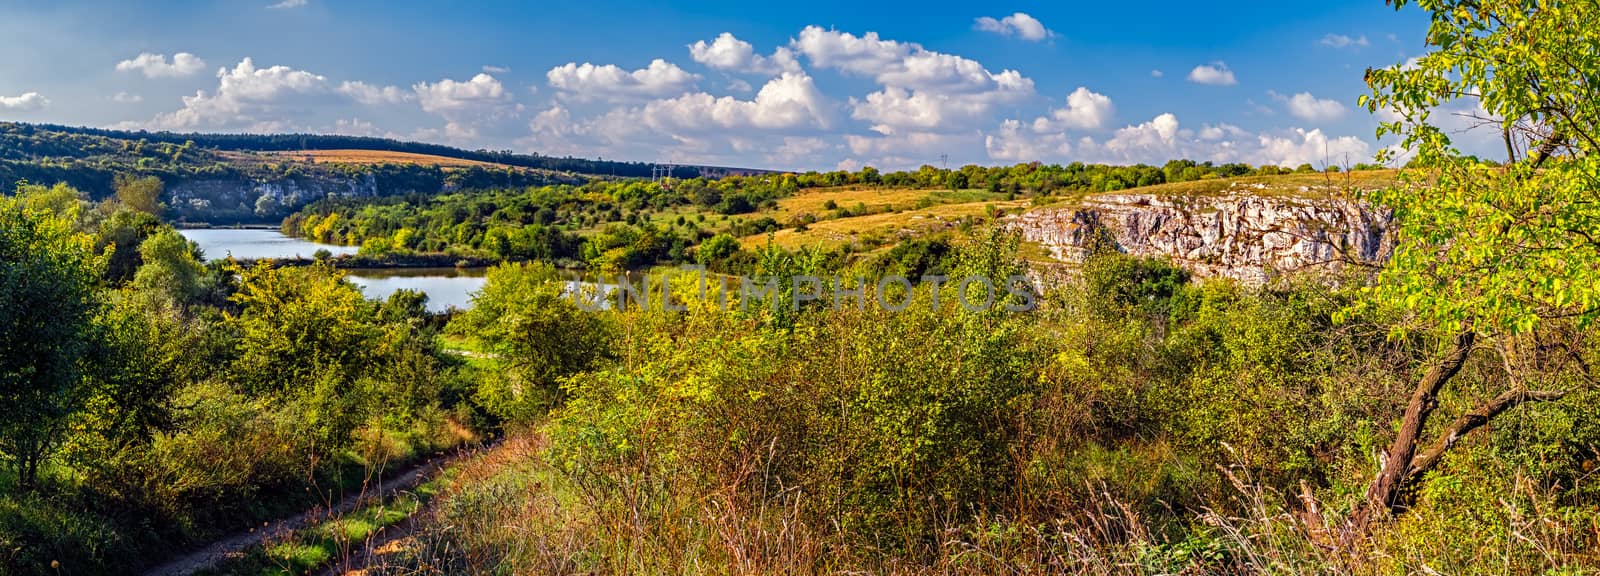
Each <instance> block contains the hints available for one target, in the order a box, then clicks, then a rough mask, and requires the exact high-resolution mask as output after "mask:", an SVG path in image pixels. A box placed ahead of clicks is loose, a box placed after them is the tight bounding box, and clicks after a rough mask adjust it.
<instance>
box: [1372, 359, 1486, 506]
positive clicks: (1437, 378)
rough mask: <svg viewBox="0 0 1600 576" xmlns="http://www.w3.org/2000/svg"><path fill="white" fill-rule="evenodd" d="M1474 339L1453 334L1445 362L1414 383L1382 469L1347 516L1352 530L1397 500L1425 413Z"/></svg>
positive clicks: (1414, 452) (1457, 366) (1460, 362)
mask: <svg viewBox="0 0 1600 576" xmlns="http://www.w3.org/2000/svg"><path fill="white" fill-rule="evenodd" d="M1476 340H1477V334H1476V333H1474V332H1473V331H1471V330H1466V331H1463V332H1461V333H1460V334H1456V337H1455V342H1454V343H1453V344H1452V346H1451V347H1450V352H1449V353H1448V354H1446V355H1445V358H1444V361H1442V362H1440V363H1439V364H1436V365H1434V367H1433V368H1430V369H1428V373H1427V374H1426V375H1424V376H1423V377H1422V381H1421V382H1418V383H1417V388H1416V390H1415V391H1413V392H1412V393H1411V402H1410V403H1409V404H1407V405H1406V413H1405V417H1404V418H1403V419H1402V420H1401V421H1400V431H1399V432H1398V433H1397V434H1396V435H1395V438H1394V443H1393V444H1390V445H1389V451H1388V452H1387V453H1386V454H1385V458H1384V460H1383V468H1382V469H1380V470H1379V471H1378V476H1377V477H1376V478H1373V479H1372V484H1371V485H1370V486H1368V487H1367V496H1366V499H1365V500H1363V501H1362V502H1361V504H1358V505H1357V506H1356V509H1355V511H1354V513H1353V514H1351V515H1350V527H1351V528H1352V529H1353V530H1352V531H1353V532H1356V531H1362V530H1365V528H1366V526H1367V525H1368V524H1370V523H1371V522H1372V520H1373V515H1374V514H1375V513H1376V512H1377V511H1378V510H1380V509H1381V510H1392V509H1393V508H1392V507H1393V506H1394V505H1395V504H1396V503H1397V502H1398V496H1399V494H1400V489H1401V488H1403V487H1404V484H1405V482H1404V481H1405V480H1406V479H1407V478H1408V477H1409V472H1410V470H1411V458H1412V456H1414V455H1415V454H1416V452H1417V440H1418V439H1419V438H1420V437H1421V436H1422V430H1423V428H1424V427H1425V426H1426V425H1427V424H1428V416H1430V415H1431V414H1433V409H1434V408H1436V407H1438V405H1439V402H1438V396H1439V390H1440V389H1441V388H1443V387H1444V385H1445V383H1447V382H1449V381H1450V379H1451V378H1452V377H1454V376H1455V375H1456V373H1457V372H1460V371H1461V366H1462V365H1463V364H1465V363H1466V361H1467V355H1468V354H1469V353H1471V352H1472V345H1473V343H1474V342H1475V341H1476Z"/></svg>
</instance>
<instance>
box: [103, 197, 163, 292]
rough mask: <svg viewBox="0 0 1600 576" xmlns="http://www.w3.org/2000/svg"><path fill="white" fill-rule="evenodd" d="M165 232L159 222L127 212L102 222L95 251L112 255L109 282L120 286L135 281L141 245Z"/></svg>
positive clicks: (125, 210) (121, 210)
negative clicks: (160, 230)
mask: <svg viewBox="0 0 1600 576" xmlns="http://www.w3.org/2000/svg"><path fill="white" fill-rule="evenodd" d="M161 228H163V225H162V224H161V220H160V219H159V218H156V217H155V216H151V215H149V214H146V213H144V212H138V211H134V210H128V209H126V208H124V209H119V210H117V211H116V212H113V213H111V216H110V217H109V218H106V219H105V220H102V221H100V228H99V231H98V233H97V234H96V236H97V238H96V240H95V248H96V249H97V250H98V251H99V252H100V253H101V254H107V253H109V254H110V258H109V260H108V261H107V262H106V280H108V281H110V282H111V283H112V284H113V285H119V286H120V285H121V284H123V283H125V282H127V281H128V280H130V279H132V278H133V274H134V272H136V271H138V269H139V264H140V259H139V245H140V244H141V243H143V242H144V241H145V239H146V238H149V237H150V235H151V234H153V233H155V232H156V231H157V230H159V229H161Z"/></svg>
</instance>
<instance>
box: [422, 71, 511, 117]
mask: <svg viewBox="0 0 1600 576" xmlns="http://www.w3.org/2000/svg"><path fill="white" fill-rule="evenodd" d="M411 90H412V91H413V92H415V93H416V94H417V100H418V102H419V103H421V104H422V110H423V111H424V112H452V111H461V110H469V109H472V108H479V107H494V106H499V105H502V104H504V103H505V102H507V101H509V100H510V99H511V95H510V94H508V93H506V88H505V86H504V85H502V84H500V81H499V80H496V79H495V78H494V76H490V75H489V74H487V73H480V74H478V75H477V76H473V77H472V79H471V80H467V81H465V82H460V81H456V80H452V79H449V78H445V79H443V80H440V81H438V82H433V83H428V82H418V83H416V84H414V85H412V87H411Z"/></svg>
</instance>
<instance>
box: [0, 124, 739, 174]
mask: <svg viewBox="0 0 1600 576" xmlns="http://www.w3.org/2000/svg"><path fill="white" fill-rule="evenodd" d="M15 127H16V128H17V129H22V130H26V129H27V128H33V129H37V130H41V131H50V132H65V133H69V134H84V135H90V136H100V137H105V138H116V139H123V140H145V141H147V142H155V143H167V144H179V145H181V144H185V143H193V144H192V145H193V146H198V147H201V148H210V149H215V150H229V151H245V150H249V151H259V152H282V151H293V150H380V151H385V152H408V153H412V154H428V155H433V156H444V157H447V158H459V159H463V160H475V161H479V162H493V163H496V164H505V165H507V166H516V167H520V168H535V169H541V170H555V171H558V172H573V173H577V174H589V175H595V176H618V177H628V178H648V177H650V176H651V173H650V169H651V166H652V164H649V163H644V162H617V161H612V160H589V159H585V158H573V157H571V156H566V157H559V158H558V157H554V156H543V155H539V154H518V153H515V152H512V151H509V150H463V149H461V148H455V147H451V146H445V145H442V144H428V143H424V142H404V141H400V140H393V139H389V138H375V137H370V136H340V135H332V134H199V133H194V134H185V133H177V132H149V131H144V130H139V131H130V130H107V129H103V128H87V127H77V126H61V125H54V124H37V125H30V124H16V125H15ZM734 170H736V171H737V170H742V169H734ZM700 172H701V169H700V167H696V166H679V167H677V168H674V169H673V172H672V174H673V176H674V177H678V178H692V177H695V176H699V175H700Z"/></svg>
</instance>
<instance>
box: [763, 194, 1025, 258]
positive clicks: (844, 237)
mask: <svg viewBox="0 0 1600 576" xmlns="http://www.w3.org/2000/svg"><path fill="white" fill-rule="evenodd" d="M921 192H922V194H923V195H925V196H926V195H928V194H929V193H928V192H927V191H921ZM1026 205H1027V202H1026V201H1022V200H1013V201H994V202H965V203H960V204H937V205H934V206H931V207H927V208H917V209H905V210H901V211H897V212H884V213H879V214H869V215H866V216H855V217H850V218H837V219H833V220H821V221H817V222H813V223H811V224H809V225H807V227H806V228H807V230H806V231H804V232H801V231H797V230H796V229H794V228H788V229H784V230H779V231H778V232H777V233H775V234H773V235H772V242H773V244H774V245H777V246H782V247H784V248H791V249H792V248H798V247H800V246H806V245H812V246H828V247H832V246H841V245H846V244H852V243H855V242H857V241H859V240H862V239H866V238H872V237H876V238H879V239H882V240H884V241H893V240H894V239H895V238H896V237H897V236H899V235H901V234H907V235H912V236H918V235H922V234H927V233H931V232H938V231H941V230H945V229H948V228H951V227H953V226H955V224H956V222H957V221H958V220H960V219H963V218H970V217H975V216H985V215H987V214H988V211H989V207H991V206H992V207H994V208H995V209H996V210H1004V211H1006V212H1015V211H1017V210H1019V209H1021V208H1022V207H1024V206H1026ZM739 243H740V244H741V245H743V246H744V247H745V248H747V249H749V248H756V247H760V246H764V245H766V243H767V235H766V234H757V235H753V236H746V237H744V238H742V239H740V241H739Z"/></svg>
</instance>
